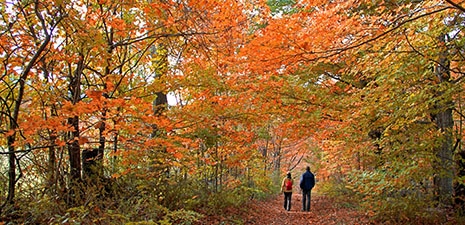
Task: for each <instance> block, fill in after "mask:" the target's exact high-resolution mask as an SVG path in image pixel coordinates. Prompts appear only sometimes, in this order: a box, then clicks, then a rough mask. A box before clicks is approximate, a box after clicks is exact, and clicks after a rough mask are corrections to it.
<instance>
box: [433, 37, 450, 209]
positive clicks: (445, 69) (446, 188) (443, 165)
mask: <svg viewBox="0 0 465 225" xmlns="http://www.w3.org/2000/svg"><path fill="white" fill-rule="evenodd" d="M439 44H440V47H441V48H443V50H442V51H441V52H440V55H439V60H438V62H439V65H437V66H436V69H435V75H436V77H437V79H438V83H439V84H441V83H448V82H450V68H449V67H450V65H449V60H448V54H447V48H446V45H445V35H441V36H440V37H439ZM442 95H443V93H441V92H438V93H437V96H436V97H437V98H438V99H441V98H440V97H442ZM436 109H437V110H438V112H437V114H435V115H434V120H435V123H436V126H437V128H438V129H439V130H440V131H441V132H442V138H441V143H440V145H439V146H438V147H436V157H437V162H436V165H435V167H436V176H435V179H434V183H435V186H436V191H437V194H438V199H439V202H440V203H441V204H443V205H452V197H453V194H454V189H453V179H454V163H453V151H452V144H453V143H452V130H453V126H454V121H453V118H452V100H447V99H446V101H443V102H440V103H438V104H437V105H436Z"/></svg>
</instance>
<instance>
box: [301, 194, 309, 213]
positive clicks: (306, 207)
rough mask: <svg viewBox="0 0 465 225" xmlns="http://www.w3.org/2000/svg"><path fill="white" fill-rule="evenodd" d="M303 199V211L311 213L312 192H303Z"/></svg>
mask: <svg viewBox="0 0 465 225" xmlns="http://www.w3.org/2000/svg"><path fill="white" fill-rule="evenodd" d="M302 197H303V199H302V210H303V211H310V190H303V191H302Z"/></svg>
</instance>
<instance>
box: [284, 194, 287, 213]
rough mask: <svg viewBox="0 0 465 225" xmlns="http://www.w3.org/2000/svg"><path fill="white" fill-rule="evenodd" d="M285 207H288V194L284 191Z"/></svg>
mask: <svg viewBox="0 0 465 225" xmlns="http://www.w3.org/2000/svg"><path fill="white" fill-rule="evenodd" d="M284 209H287V195H286V192H284Z"/></svg>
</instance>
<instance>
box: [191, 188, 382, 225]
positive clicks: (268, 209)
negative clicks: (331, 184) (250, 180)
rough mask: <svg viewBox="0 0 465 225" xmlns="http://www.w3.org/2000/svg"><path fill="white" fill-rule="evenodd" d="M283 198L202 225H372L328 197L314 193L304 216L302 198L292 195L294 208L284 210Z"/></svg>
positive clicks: (253, 205)
mask: <svg viewBox="0 0 465 225" xmlns="http://www.w3.org/2000/svg"><path fill="white" fill-rule="evenodd" d="M283 199H284V196H283V194H280V195H277V196H276V197H273V198H271V199H269V200H267V201H255V200H254V201H252V202H251V203H250V204H248V205H246V206H244V207H243V208H241V209H230V210H228V212H227V213H226V215H227V218H216V217H206V218H204V219H202V223H200V224H218V225H219V224H221V225H226V224H228V225H233V224H234V225H235V224H263V225H272V224H273V225H307V224H324V225H362V224H373V223H371V222H370V220H369V218H368V216H367V215H363V214H362V213H360V212H357V211H355V210H352V209H349V208H340V207H338V206H337V205H335V204H334V203H333V201H332V200H331V199H330V198H328V197H325V196H322V195H319V194H317V193H312V201H311V210H310V212H302V211H301V210H302V195H301V194H300V193H295V192H294V194H293V195H292V208H291V210H290V211H286V210H284V206H283Z"/></svg>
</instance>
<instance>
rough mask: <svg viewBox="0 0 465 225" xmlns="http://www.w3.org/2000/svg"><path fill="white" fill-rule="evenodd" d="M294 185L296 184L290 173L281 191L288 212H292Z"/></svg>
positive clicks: (284, 180)
mask: <svg viewBox="0 0 465 225" xmlns="http://www.w3.org/2000/svg"><path fill="white" fill-rule="evenodd" d="M293 184H294V182H293V181H292V177H291V172H288V173H287V175H286V177H285V178H284V179H283V183H282V185H281V191H282V192H283V193H284V209H285V210H287V211H290V210H291V199H292V185H293Z"/></svg>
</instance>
